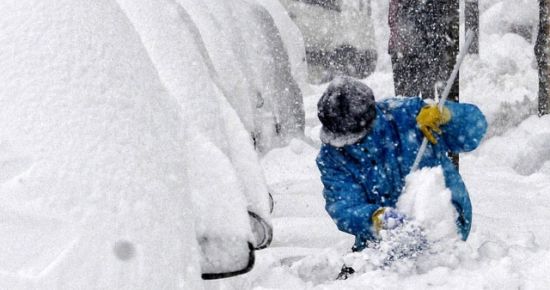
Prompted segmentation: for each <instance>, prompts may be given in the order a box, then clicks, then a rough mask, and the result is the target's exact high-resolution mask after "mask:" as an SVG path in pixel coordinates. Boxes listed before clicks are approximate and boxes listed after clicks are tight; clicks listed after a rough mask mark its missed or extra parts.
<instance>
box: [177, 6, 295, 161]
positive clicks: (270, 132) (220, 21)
mask: <svg viewBox="0 0 550 290" xmlns="http://www.w3.org/2000/svg"><path fill="white" fill-rule="evenodd" d="M274 1H275V0H261V1H259V0H258V1H256V0H253V1H246V0H229V1H218V0H204V1H195V0H179V1H178V2H179V3H180V4H181V5H182V6H183V7H185V9H186V10H187V11H189V15H190V18H191V19H192V21H193V22H194V23H195V25H196V28H197V33H198V34H200V38H201V39H202V42H203V48H202V50H203V51H204V53H207V54H208V56H209V58H210V59H211V60H212V62H211V70H212V71H215V72H216V75H217V76H216V77H215V78H214V81H215V82H216V85H217V87H218V88H219V89H220V90H222V92H223V94H224V95H225V97H226V98H227V100H228V101H229V103H230V104H231V106H232V107H233V108H234V109H235V111H236V112H237V114H238V116H239V118H240V119H241V121H242V123H243V124H244V126H245V128H246V130H247V131H248V132H249V133H250V135H251V136H252V138H253V140H254V145H255V147H256V149H257V150H258V151H259V152H262V153H265V152H267V151H269V150H270V149H272V148H274V147H279V146H284V145H286V144H288V142H289V140H291V139H292V138H295V137H299V136H302V135H303V131H304V126H305V125H304V124H305V114H304V110H303V105H302V104H303V98H302V92H301V87H303V84H300V83H298V81H297V80H301V79H302V78H301V77H300V72H299V70H300V68H299V67H300V64H297V63H296V62H298V61H299V60H298V59H297V57H294V56H293V57H290V56H289V51H291V52H294V53H293V55H296V54H300V51H299V48H297V49H296V42H292V41H291V40H289V39H292V36H291V35H287V34H284V35H285V36H287V37H285V39H287V42H286V43H285V41H283V34H282V33H281V32H280V31H279V28H278V27H277V25H276V23H275V20H274V17H272V15H271V14H270V10H267V9H266V8H265V7H264V6H263V5H261V4H260V3H259V2H262V3H263V4H266V5H265V6H266V7H273V8H276V4H277V3H273V2H274ZM271 11H274V12H276V9H272V10H271ZM287 18H288V16H287ZM278 19H279V20H281V17H279V18H278ZM279 22H280V23H281V22H282V21H279ZM289 48H290V49H289Z"/></svg>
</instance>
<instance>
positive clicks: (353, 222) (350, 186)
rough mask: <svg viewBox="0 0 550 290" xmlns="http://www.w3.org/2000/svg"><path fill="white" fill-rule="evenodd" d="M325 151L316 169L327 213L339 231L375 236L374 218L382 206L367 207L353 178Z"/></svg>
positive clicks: (372, 205)
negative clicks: (376, 211)
mask: <svg viewBox="0 0 550 290" xmlns="http://www.w3.org/2000/svg"><path fill="white" fill-rule="evenodd" d="M323 151H324V150H323V149H321V153H320V154H319V157H318V158H317V166H318V167H319V170H320V172H321V181H322V182H323V185H324V190H323V196H324V197H325V201H326V206H325V209H326V210H327V212H328V214H329V215H330V217H331V218H332V219H333V220H334V222H335V223H336V226H337V227H338V229H339V230H341V231H343V232H346V233H349V234H352V235H356V236H359V235H360V236H372V232H371V226H372V221H371V216H372V214H373V213H374V211H375V210H376V209H378V207H379V206H378V205H375V204H370V203H368V201H367V198H366V194H365V192H364V190H363V188H362V187H361V186H360V185H359V184H358V183H357V182H356V181H355V180H354V177H353V176H352V175H351V174H350V173H349V172H347V171H346V169H345V168H343V167H342V166H341V165H340V166H339V164H338V163H336V162H335V161H334V160H333V159H332V158H331V157H330V153H328V152H326V151H325V152H323Z"/></svg>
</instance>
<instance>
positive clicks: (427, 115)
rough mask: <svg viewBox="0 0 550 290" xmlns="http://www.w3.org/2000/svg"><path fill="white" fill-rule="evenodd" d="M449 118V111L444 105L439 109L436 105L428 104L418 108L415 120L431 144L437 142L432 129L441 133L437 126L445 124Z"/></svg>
mask: <svg viewBox="0 0 550 290" xmlns="http://www.w3.org/2000/svg"><path fill="white" fill-rule="evenodd" d="M450 120H451V111H449V109H447V108H446V107H443V110H442V111H440V110H439V108H438V107H437V105H428V106H425V107H424V108H422V109H421V110H420V112H419V113H418V115H417V116H416V122H417V123H418V126H419V127H420V131H422V133H423V134H424V136H426V138H428V141H430V142H431V143H432V144H437V140H436V139H435V137H434V136H433V134H432V131H433V132H435V133H437V134H441V128H439V126H441V125H444V124H447V123H448V122H449V121H450Z"/></svg>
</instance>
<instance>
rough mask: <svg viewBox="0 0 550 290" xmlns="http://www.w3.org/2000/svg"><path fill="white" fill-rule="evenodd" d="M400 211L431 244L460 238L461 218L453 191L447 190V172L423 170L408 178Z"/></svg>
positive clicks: (398, 206)
mask: <svg viewBox="0 0 550 290" xmlns="http://www.w3.org/2000/svg"><path fill="white" fill-rule="evenodd" d="M397 209H398V210H399V211H400V212H402V213H403V214H405V215H406V216H407V217H408V218H409V219H410V220H411V221H414V222H416V223H418V225H420V226H421V227H422V228H423V229H424V230H425V232H426V235H427V237H428V239H429V240H430V241H438V240H441V239H453V238H455V239H456V238H458V236H457V232H456V226H455V221H456V219H457V217H458V213H457V212H456V210H455V208H454V206H453V205H452V203H451V191H450V190H449V189H448V188H447V187H446V186H445V178H444V176H443V169H442V168H441V167H436V168H422V169H420V170H418V171H416V172H412V173H411V174H409V175H408V176H407V178H406V184H405V189H404V190H403V194H402V195H401V196H400V197H399V200H398V201H397Z"/></svg>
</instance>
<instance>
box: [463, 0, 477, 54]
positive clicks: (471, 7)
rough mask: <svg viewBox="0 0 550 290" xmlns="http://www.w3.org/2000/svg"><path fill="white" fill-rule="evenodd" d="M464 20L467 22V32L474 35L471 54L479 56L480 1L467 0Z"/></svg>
mask: <svg viewBox="0 0 550 290" xmlns="http://www.w3.org/2000/svg"><path fill="white" fill-rule="evenodd" d="M464 4H465V5H464V16H465V17H464V18H465V20H466V31H468V30H471V31H472V32H473V33H474V40H473V41H472V44H471V45H470V48H469V49H468V53H470V54H479V4H478V0H466V2H465V3H464Z"/></svg>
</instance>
